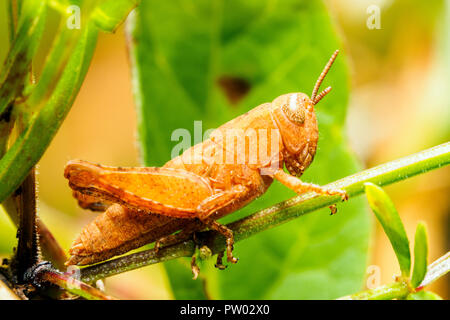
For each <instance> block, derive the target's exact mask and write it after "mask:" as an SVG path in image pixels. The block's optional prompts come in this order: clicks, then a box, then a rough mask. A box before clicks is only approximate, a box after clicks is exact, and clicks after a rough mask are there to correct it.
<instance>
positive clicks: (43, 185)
mask: <svg viewBox="0 0 450 320" xmlns="http://www.w3.org/2000/svg"><path fill="white" fill-rule="evenodd" d="M326 3H327V5H328V8H329V9H330V12H331V15H332V17H333V19H334V22H335V24H336V27H337V30H338V32H339V33H340V35H341V37H342V39H343V48H342V49H343V53H344V55H346V59H347V62H348V64H349V67H350V71H351V76H352V77H351V78H352V91H351V100H350V105H349V111H348V118H347V134H348V137H349V140H350V143H351V146H352V148H353V150H354V151H355V153H356V154H357V155H358V157H359V159H360V160H361V162H362V163H363V165H364V167H372V166H375V165H377V164H381V163H383V162H387V161H390V160H393V159H396V158H399V157H402V156H406V155H408V154H411V153H415V152H418V151H420V150H423V149H426V148H429V147H432V146H434V145H437V144H440V143H443V142H445V141H448V140H449V136H450V130H449V127H450V126H449V124H450V114H449V110H450V103H449V101H450V90H449V89H450V76H449V74H450V48H449V46H450V39H449V37H450V33H449V30H450V23H449V17H450V5H449V2H448V1H426V2H425V1H423V2H420V1H387V0H386V1H350V0H329V1H326ZM371 4H375V5H378V6H379V7H380V9H381V15H380V27H381V29H372V30H370V29H369V28H367V26H366V22H367V19H368V17H369V16H370V14H368V13H367V11H366V9H367V7H368V6H369V5H371ZM317 36H318V37H320V34H318V35H317ZM334 49H335V48H330V50H334ZM330 52H331V51H330ZM344 55H343V56H344ZM299 90H300V91H302V88H299ZM168 156H169V155H168ZM70 159H84V160H90V161H93V162H99V163H102V164H105V165H112V166H119V165H120V166H136V165H139V151H138V149H137V143H136V115H135V110H134V105H133V96H132V88H131V77H130V65H129V61H128V56H127V47H126V36H125V32H124V27H122V28H120V29H119V30H118V31H117V33H116V34H112V35H110V34H102V35H101V37H100V39H99V42H98V45H97V49H96V51H95V56H94V59H93V61H92V64H91V67H90V69H89V72H88V75H87V77H86V80H85V82H84V84H83V87H82V89H81V91H80V93H79V95H78V97H77V99H76V102H75V104H74V106H73V108H72V110H71V111H70V113H69V115H68V117H67V119H66V121H65V122H64V124H63V125H62V127H61V129H60V131H59V132H58V134H57V136H56V138H55V139H54V141H53V142H52V144H51V145H50V148H49V149H48V150H47V151H46V153H45V155H44V157H43V158H42V160H41V161H40V162H39V165H38V181H39V199H40V200H39V207H40V210H39V214H40V216H41V217H42V219H43V220H44V221H45V223H46V224H47V226H48V227H49V228H50V230H52V231H53V232H54V235H55V237H56V238H57V240H58V241H60V243H61V244H62V245H63V246H64V249H66V250H67V249H68V247H69V246H70V242H71V241H72V239H73V238H74V237H75V236H76V233H77V232H78V231H79V230H81V229H82V227H83V226H84V225H85V224H87V223H88V222H89V221H91V220H92V219H93V218H94V217H95V215H96V214H95V213H91V212H88V211H84V210H82V209H80V208H78V207H77V204H76V201H75V200H74V199H73V198H72V196H71V191H70V189H69V188H68V186H67V181H66V180H65V179H64V178H63V168H64V165H65V163H66V162H67V161H68V160H70ZM449 178H450V170H449V168H448V167H447V168H444V169H439V170H436V171H433V172H431V173H427V174H424V175H420V176H418V177H414V178H412V179H409V180H407V181H404V182H400V183H398V184H395V185H392V186H389V187H387V188H386V191H387V192H388V193H389V195H390V196H391V197H392V199H393V201H394V203H395V204H396V206H397V209H398V211H399V213H400V215H401V217H402V219H403V221H404V223H405V226H406V231H407V234H408V236H409V238H410V239H414V232H415V227H416V225H417V222H418V221H419V220H424V221H426V223H427V226H428V231H429V237H430V239H429V242H430V253H429V261H430V262H432V261H434V260H435V259H437V258H438V257H440V256H441V255H443V254H444V253H445V252H446V251H448V248H449V211H450V201H449V197H448V195H449V191H450V179H449ZM1 219H4V217H2V218H1ZM3 223H5V222H3ZM373 225H374V236H373V239H372V240H371V253H370V261H368V265H374V266H378V267H379V272H380V273H379V275H380V279H379V280H380V284H384V283H389V282H391V281H392V280H393V276H394V275H395V274H398V273H399V269H398V264H397V262H396V258H395V255H394V252H393V250H392V248H391V246H390V244H389V241H388V239H387V237H386V236H385V235H384V233H383V231H382V229H381V228H380V226H379V225H378V224H377V223H376V221H374V223H373ZM67 226H70V228H67ZM8 232H10V233H11V238H12V239H13V238H14V229H13V228H12V226H10V229H9V231H8ZM11 241H13V240H11ZM368 275H369V274H368ZM106 284H107V287H108V292H109V293H110V294H111V295H113V296H117V297H119V298H129V299H169V298H171V294H170V290H169V289H168V282H167V279H166V276H165V273H164V270H163V268H162V267H160V266H158V265H157V266H150V267H145V268H142V269H139V270H136V271H132V272H128V273H126V274H122V275H119V276H115V277H112V278H109V279H107V280H106ZM430 289H431V290H434V291H435V292H436V293H438V294H439V295H441V296H442V297H443V298H445V299H448V298H450V293H449V286H448V276H447V278H443V279H440V280H438V281H437V282H436V283H435V284H433V285H432V286H431V288H430Z"/></svg>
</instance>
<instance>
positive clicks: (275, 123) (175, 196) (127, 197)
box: [64, 51, 347, 268]
mask: <svg viewBox="0 0 450 320" xmlns="http://www.w3.org/2000/svg"><path fill="white" fill-rule="evenodd" d="M337 54H338V51H335V52H334V54H333V55H332V56H331V58H330V60H329V61H328V63H327V64H326V66H325V68H324V70H323V71H322V73H321V74H320V76H319V78H318V80H317V82H316V84H315V86H314V89H313V92H312V95H311V98H310V97H308V96H307V95H306V94H304V93H289V94H285V95H282V96H279V97H278V98H276V99H275V100H274V101H273V102H271V103H264V104H262V105H260V106H258V107H256V108H254V109H252V110H251V111H249V112H247V113H245V114H243V115H241V116H239V117H237V118H235V119H233V120H231V121H229V122H227V123H225V124H224V125H222V126H221V127H219V128H218V129H216V130H215V131H213V132H212V133H211V135H210V138H209V139H207V140H205V141H203V142H202V143H199V144H197V145H195V146H193V147H191V148H190V149H188V150H186V151H185V152H183V153H182V154H181V155H179V156H177V157H175V158H173V159H172V160H170V161H169V162H167V163H166V164H165V165H164V166H163V167H136V168H121V167H107V166H102V165H97V164H92V163H89V162H86V161H81V160H72V161H69V162H68V164H67V165H66V167H65V172H64V176H65V177H66V178H67V179H68V180H69V186H70V187H71V188H72V189H73V195H74V197H75V198H76V199H77V200H78V203H79V205H80V206H81V207H83V208H86V209H91V210H94V211H104V212H103V213H102V214H101V215H99V216H98V217H97V218H96V219H95V220H94V221H93V222H92V223H90V224H89V225H88V226H86V227H85V228H84V229H83V230H82V232H81V233H80V235H79V236H78V237H77V238H76V239H75V241H74V243H73V245H72V247H71V248H70V254H71V257H70V258H69V260H68V261H67V263H66V264H68V265H72V264H78V265H85V264H92V263H96V262H99V261H103V260H106V259H109V258H111V257H113V256H115V255H118V254H122V253H125V252H127V251H129V250H132V249H135V248H138V247H140V246H142V245H144V244H147V243H151V242H155V250H158V249H159V248H160V246H161V245H170V244H173V243H175V242H177V241H179V240H180V239H181V238H183V237H187V236H191V235H192V234H193V233H194V232H195V231H199V230H202V229H204V228H209V229H212V230H215V231H217V232H219V233H220V234H222V235H223V236H224V237H225V238H226V256H227V261H228V262H231V263H236V262H237V258H235V257H234V256H233V245H234V238H233V232H232V231H231V230H230V229H228V228H227V227H226V226H224V225H222V224H220V223H219V222H217V219H219V218H221V217H223V216H225V215H227V214H230V213H232V212H234V211H236V210H238V209H240V208H242V207H244V206H245V205H247V204H248V203H249V202H251V201H253V200H255V199H256V198H257V197H259V196H261V195H262V194H264V193H265V192H266V190H267V189H268V188H269V186H270V185H271V183H272V181H273V180H274V179H277V180H278V181H280V182H281V183H282V184H284V185H285V186H286V187H288V188H290V189H292V190H294V191H295V192H297V193H298V194H302V193H305V192H309V191H312V192H315V193H317V194H319V195H330V196H332V195H340V196H341V197H342V199H343V200H346V199H347V194H346V193H345V191H343V190H337V189H326V188H324V187H322V186H319V185H315V184H310V183H306V182H303V181H301V180H300V179H299V177H300V176H301V175H302V174H303V172H304V171H305V169H306V168H308V166H309V165H310V164H311V162H312V161H313V158H314V155H315V153H316V148H317V141H318V126H317V120H316V115H315V112H314V106H315V105H316V104H317V103H318V102H319V101H320V100H321V99H322V98H323V97H324V96H325V95H326V94H328V93H329V92H330V90H331V87H328V88H326V89H325V90H323V91H322V92H320V93H318V90H319V88H320V85H321V83H322V81H323V79H324V78H325V76H326V74H327V72H328V71H329V69H330V67H331V65H332V64H333V62H334V60H335V59H336V56H337ZM237 129H239V130H244V131H245V132H246V130H252V132H253V133H254V134H253V137H254V138H255V139H254V141H253V143H246V142H248V141H249V138H250V137H249V136H245V137H244V139H241V140H240V141H238V142H236V141H235V140H231V141H230V139H228V137H229V135H230V134H229V132H230V131H233V130H237ZM240 132H242V131H240ZM239 136H242V134H238V135H237V136H235V138H239ZM269 141H270V143H269ZM255 145H256V147H255ZM261 150H263V151H265V153H264V152H262V153H263V154H265V155H266V156H263V157H254V155H255V153H261V152H260V151H261ZM224 158H227V159H228V160H231V161H223V160H224ZM238 160H239V161H238ZM251 160H252V161H251ZM284 166H286V169H287V171H288V172H289V173H287V172H285V171H284V170H283V168H284ZM330 208H331V210H332V213H334V212H335V211H336V208H335V206H332V207H330ZM177 231H179V232H178V233H176V232H177ZM223 255H224V252H222V253H220V254H219V255H218V262H217V264H216V266H217V267H219V268H222V267H224V266H223V264H222V257H223Z"/></svg>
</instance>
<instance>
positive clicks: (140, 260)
mask: <svg viewBox="0 0 450 320" xmlns="http://www.w3.org/2000/svg"><path fill="white" fill-rule="evenodd" d="M449 163H450V143H444V144H441V145H439V146H436V147H433V148H431V149H427V150H424V151H422V152H419V153H416V154H413V155H410V156H407V157H404V158H401V159H398V160H394V161H391V162H388V163H385V164H382V165H380V166H377V167H374V168H371V169H368V170H364V171H361V172H359V173H356V174H354V175H351V176H348V177H346V178H343V179H341V180H338V181H335V182H333V183H330V184H328V185H327V186H326V187H330V188H339V189H344V190H345V191H347V193H348V195H349V197H355V196H358V195H360V194H361V193H363V192H364V183H366V182H372V183H374V184H377V185H379V186H385V185H388V184H391V183H394V182H398V181H401V180H404V179H407V178H410V177H412V176H415V175H418V174H421V173H425V172H427V171H430V170H433V169H436V168H439V167H443V166H445V165H447V164H449ZM339 200H340V196H317V195H315V194H314V193H305V194H302V195H299V196H296V197H294V198H292V199H290V200H287V201H284V202H281V203H279V204H276V205H274V206H272V207H269V208H267V209H264V210H262V211H259V212H257V213H254V214H252V215H250V216H248V217H245V218H243V219H240V220H238V221H235V222H233V223H230V224H228V225H227V227H228V228H230V229H231V230H232V231H233V234H234V237H235V241H240V240H243V239H245V238H248V237H250V236H252V235H255V234H257V233H259V232H262V231H264V230H267V229H270V228H273V227H275V226H277V225H280V224H282V223H285V222H287V221H290V220H292V219H294V218H297V217H300V216H303V215H305V214H307V213H310V212H313V211H315V210H317V209H320V208H324V207H327V206H330V205H332V204H335V203H337V202H338V201H339ZM196 235H197V238H198V241H197V245H199V246H201V245H207V246H208V247H209V248H210V249H211V251H212V253H213V254H216V253H219V252H220V251H222V250H224V248H225V239H224V238H223V236H221V235H219V234H218V233H216V232H214V231H204V232H199V233H197V234H196ZM195 246H196V244H195V243H194V242H193V241H192V240H189V241H186V242H182V243H178V244H175V245H173V246H170V247H164V248H162V249H160V250H159V252H158V254H156V253H155V252H154V251H153V250H146V251H142V252H137V253H134V254H130V255H126V256H123V257H120V258H116V259H112V260H109V261H106V262H103V263H99V264H96V265H93V266H89V267H85V268H83V269H81V279H82V280H83V281H86V282H93V281H96V280H98V279H102V278H105V277H110V276H113V275H116V274H119V273H122V272H126V271H130V270H133V269H137V268H141V267H143V266H146V265H150V264H155V263H159V262H162V261H166V260H172V259H176V258H179V257H189V256H192V254H193V253H194V250H195Z"/></svg>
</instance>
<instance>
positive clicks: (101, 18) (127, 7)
mask: <svg viewBox="0 0 450 320" xmlns="http://www.w3.org/2000/svg"><path fill="white" fill-rule="evenodd" d="M139 2H140V0H105V1H103V2H102V3H101V4H100V5H98V6H97V7H96V8H95V10H94V12H93V13H92V20H93V21H94V22H95V24H96V25H97V26H98V27H99V28H100V29H102V30H103V31H107V32H114V31H115V30H116V29H117V27H118V26H119V25H121V24H122V22H123V21H124V20H125V19H126V17H127V16H128V13H129V12H130V11H131V10H132V9H133V8H134V7H136V6H137V5H138V3H139Z"/></svg>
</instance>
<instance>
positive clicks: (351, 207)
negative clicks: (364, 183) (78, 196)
mask: <svg viewBox="0 0 450 320" xmlns="http://www.w3.org/2000/svg"><path fill="white" fill-rule="evenodd" d="M130 22H131V23H130V25H129V27H130V28H129V29H130V30H129V32H130V34H131V41H130V43H131V60H132V63H133V82H134V91H135V98H136V104H137V112H138V118H139V119H138V120H139V128H138V132H139V138H140V145H141V154H142V159H143V164H145V165H149V166H155V165H162V164H163V163H165V162H166V161H167V160H169V158H170V155H171V150H172V148H173V147H174V146H175V145H176V144H178V143H179V142H178V141H171V134H172V132H173V131H174V130H175V129H178V128H186V129H188V130H190V131H191V132H193V122H194V120H202V121H203V122H202V125H203V132H204V131H205V130H206V129H209V128H214V127H217V126H219V125H220V124H222V123H224V122H226V121H228V120H230V119H232V118H234V117H236V116H237V115H239V114H242V113H244V112H246V111H248V110H249V109H251V108H253V107H256V106H257V105H259V104H261V103H264V102H270V101H272V100H273V99H274V98H276V97H277V96H279V95H281V94H284V93H288V92H298V91H303V92H306V93H308V94H310V92H311V90H312V87H313V85H314V83H315V81H316V79H317V77H318V75H319V74H320V72H321V71H322V68H323V67H324V65H325V63H326V62H327V60H328V59H329V57H330V55H331V54H332V52H333V51H334V50H336V49H338V48H340V45H339V42H338V40H337V37H336V35H335V33H334V31H333V29H332V25H331V23H330V18H329V16H328V14H327V11H326V10H325V8H324V6H323V5H322V4H321V3H320V2H317V1H306V0H303V1H299V0H297V1H289V0H285V1H257V0H252V1H250V0H249V1H210V0H203V1H190V0H179V1H150V0H146V1H143V2H142V3H141V5H140V6H139V7H138V8H137V10H135V12H134V15H133V18H132V19H131V21H130ZM344 61H345V54H342V55H341V57H339V58H338V61H337V62H336V64H335V65H334V66H333V69H332V70H331V72H330V74H329V75H328V77H327V80H326V81H325V82H326V83H325V84H324V87H325V86H326V85H333V87H334V90H333V92H332V93H331V94H330V95H329V96H328V97H326V98H325V99H324V101H323V102H321V103H320V104H319V105H318V107H317V108H318V109H317V114H318V119H319V131H320V140H319V149H318V152H317V155H316V159H315V161H314V162H313V164H312V165H311V168H310V169H308V170H307V172H306V174H305V175H304V180H305V181H308V182H314V183H320V184H324V183H326V182H330V181H333V180H335V179H337V178H340V177H344V176H346V175H348V174H351V173H354V172H355V171H357V170H358V169H359V167H358V164H357V163H356V161H355V160H354V158H353V155H352V154H351V152H350V151H349V149H348V147H347V145H346V142H345V139H344V137H343V125H344V119H345V111H346V104H347V100H348V89H349V88H348V74H347V70H346V67H345V63H344ZM224 78H226V79H239V80H238V81H236V80H234V81H231V82H232V83H235V84H236V83H237V84H240V87H244V88H245V85H243V84H246V83H247V84H248V85H249V91H248V93H247V94H246V95H244V96H243V98H242V99H241V100H239V101H238V102H237V103H231V102H230V99H228V98H227V94H226V93H225V91H224V89H223V87H222V86H221V85H219V83H220V79H222V80H223V79H224ZM193 142H194V141H193ZM195 142H197V141H195ZM293 195H294V193H293V192H292V191H290V190H288V189H287V188H286V187H284V186H282V185H280V184H279V183H277V182H275V183H274V184H273V185H272V186H271V188H270V189H269V191H268V192H267V193H266V194H265V195H264V196H263V197H261V198H260V199H258V200H256V201H254V202H253V203H252V204H250V205H249V206H247V207H246V208H244V209H242V210H240V211H239V212H237V213H234V214H232V215H230V216H227V217H225V218H224V219H223V220H222V221H226V222H228V221H230V220H235V219H237V218H238V217H242V216H244V215H248V214H249V213H251V212H254V211H256V210H257V209H262V208H265V207H267V206H269V205H272V204H275V203H277V202H279V201H281V200H284V199H288V198H290V197H292V196H293ZM368 237H369V217H368V214H367V211H366V208H365V205H364V202H363V200H362V199H355V200H352V201H351V202H349V203H345V204H342V205H340V206H339V213H338V214H337V215H335V216H330V215H329V212H328V211H326V210H322V211H320V212H317V213H314V214H311V215H309V216H306V217H303V218H300V219H297V220H296V221H292V222H290V223H288V224H285V225H283V226H280V227H277V228H274V229H272V230H269V231H266V232H264V233H262V234H260V235H258V236H255V237H252V238H250V239H247V240H245V241H243V242H239V243H237V244H236V246H235V254H236V256H237V257H239V258H240V260H239V262H238V263H237V264H236V265H232V266H230V267H229V268H228V269H226V270H225V271H218V270H216V269H214V268H213V267H212V265H213V264H214V262H213V261H212V260H211V261H209V263H207V266H206V267H205V266H203V268H202V270H201V278H202V279H203V280H197V281H193V280H191V276H192V275H191V273H190V270H189V262H188V260H184V259H178V260H176V261H171V262H168V263H166V267H167V271H168V275H169V279H170V282H171V285H172V289H173V292H174V296H175V297H176V298H186V299H195V298H206V297H210V298H216V299H217V298H225V299H228V298H230V299H262V298H267V299H275V298H280V299H302V298H304V299H317V298H324V299H328V298H336V297H338V296H342V295H344V294H348V293H351V292H353V291H355V290H359V289H361V286H362V281H363V278H364V271H365V264H366V259H367V250H368ZM204 284H205V285H204ZM204 288H206V292H205V290H204Z"/></svg>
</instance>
